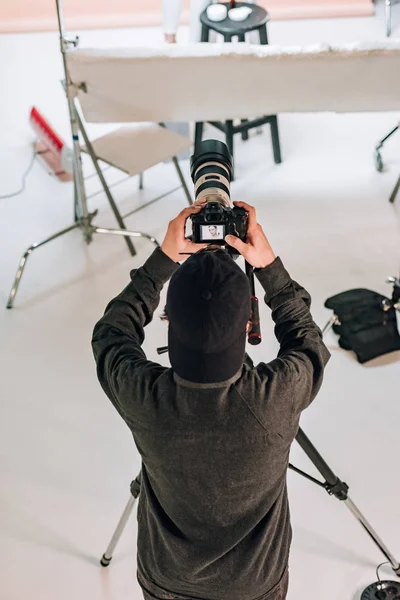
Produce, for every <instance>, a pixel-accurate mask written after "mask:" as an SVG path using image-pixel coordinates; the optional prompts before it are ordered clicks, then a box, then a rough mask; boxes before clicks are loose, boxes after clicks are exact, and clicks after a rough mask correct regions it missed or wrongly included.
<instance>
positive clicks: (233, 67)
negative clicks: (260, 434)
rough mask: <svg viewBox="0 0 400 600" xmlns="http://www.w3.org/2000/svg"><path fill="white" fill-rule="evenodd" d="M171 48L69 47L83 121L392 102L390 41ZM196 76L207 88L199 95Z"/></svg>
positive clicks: (394, 51)
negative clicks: (296, 45) (291, 45)
mask: <svg viewBox="0 0 400 600" xmlns="http://www.w3.org/2000/svg"><path fill="white" fill-rule="evenodd" d="M174 46H175V45H173V44H171V45H168V44H167V45H166V46H163V47H162V48H123V49H110V48H108V49H87V50H86V49H82V48H81V49H79V48H78V49H76V50H75V51H74V52H70V53H68V54H67V57H66V58H67V62H68V68H69V73H70V75H71V79H72V81H73V86H74V89H75V90H76V93H77V95H78V98H79V102H80V106H81V108H82V112H83V115H84V117H85V120H86V122H88V123H90V122H92V123H129V122H140V121H149V120H151V121H152V122H154V123H158V122H169V121H172V122H177V121H182V122H191V121H192V122H203V121H226V120H229V119H235V118H237V115H240V114H242V115H243V114H247V115H251V114H254V115H257V114H278V113H284V112H288V113H299V112H300V113H302V112H313V113H315V112H339V113H351V112H356V113H357V112H379V111H382V112H385V111H395V110H398V106H399V104H398V103H399V97H400V78H399V77H398V73H399V71H400V47H399V44H398V42H394V41H384V42H381V41H380V42H374V43H371V42H368V43H364V42H359V43H355V44H354V43H352V44H342V45H336V46H330V45H327V44H316V45H311V46H304V47H292V48H291V47H287V46H267V45H265V46H257V47H254V46H251V45H247V44H229V43H226V44H222V45H217V44H216V45H213V44H197V45H196V44H195V45H192V46H189V47H187V46H179V45H178V46H175V47H174ZM283 73H284V74H285V76H284V77H283V76H282V74H283ZM238 81H240V86H238ZM204 82H207V90H212V93H204ZM318 151H319V152H321V149H319V150H318ZM296 439H297V441H298V443H299V444H300V446H301V447H302V449H303V451H304V452H305V453H306V454H307V455H308V456H309V458H310V459H311V461H312V462H313V463H314V464H315V466H316V467H317V469H318V470H319V472H320V473H321V475H322V477H323V481H319V480H318V479H316V478H313V477H312V476H310V475H308V474H305V473H303V472H302V474H303V475H305V476H306V477H307V478H308V479H310V480H311V481H313V482H314V483H315V484H316V485H319V486H320V487H323V488H325V489H326V490H327V491H328V493H329V494H330V495H334V496H335V497H337V498H338V499H340V500H341V501H343V502H344V503H345V504H346V506H347V507H348V508H349V510H350V511H351V512H352V513H353V514H354V515H355V517H356V518H357V520H358V521H359V522H360V523H361V525H362V526H363V527H364V529H365V530H366V532H367V533H368V535H369V536H370V537H371V538H372V540H373V541H374V543H375V544H376V546H377V547H378V548H379V549H380V550H381V552H382V553H383V554H384V556H385V558H386V559H387V560H388V561H389V562H390V564H391V567H392V569H393V570H394V571H395V573H396V574H397V575H400V566H399V563H398V561H397V560H396V559H395V557H394V555H393V554H392V553H391V552H390V550H389V549H388V548H387V546H386V545H385V544H384V543H383V542H382V540H381V539H380V537H379V536H378V535H377V534H376V532H375V531H374V530H373V528H372V527H371V525H370V524H369V523H368V521H367V520H366V518H365V517H364V516H363V515H362V513H360V511H359V510H358V508H357V507H356V506H355V505H354V503H353V502H352V501H351V499H350V498H349V496H348V488H347V486H346V485H345V484H344V482H342V481H341V480H340V479H339V478H338V477H337V476H336V475H335V474H334V473H333V471H332V470H331V469H330V468H329V466H328V465H327V464H326V462H325V461H324V460H323V458H322V457H321V455H320V454H319V453H318V451H317V450H316V449H315V447H314V446H313V445H312V444H311V442H310V440H308V438H307V437H306V436H305V434H304V432H302V431H301V432H299V434H298V436H297V438H296ZM292 468H293V467H292ZM138 485H139V486H140V481H139V483H138ZM139 489H140V487H139ZM134 492H135V493H132V494H131V497H130V499H129V504H128V506H127V508H126V510H125V511H124V515H123V517H122V519H121V521H120V523H119V526H118V528H117V531H116V532H115V535H114V536H113V540H112V544H110V546H109V547H108V548H107V550H106V552H105V557H104V561H103V562H104V564H108V562H109V561H110V560H111V557H112V553H113V551H114V549H115V545H116V543H117V541H118V539H119V537H120V535H121V533H122V530H123V528H124V525H125V523H126V521H127V519H128V517H129V514H130V512H131V510H132V507H133V504H134V500H135V494H136V493H137V489H136V488H135V489H134Z"/></svg>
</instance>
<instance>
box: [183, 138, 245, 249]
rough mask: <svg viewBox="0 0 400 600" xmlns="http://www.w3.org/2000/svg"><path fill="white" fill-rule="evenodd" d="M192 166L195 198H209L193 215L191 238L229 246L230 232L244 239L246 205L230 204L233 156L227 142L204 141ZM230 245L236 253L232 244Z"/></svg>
mask: <svg viewBox="0 0 400 600" xmlns="http://www.w3.org/2000/svg"><path fill="white" fill-rule="evenodd" d="M190 166H191V176H192V180H193V183H194V190H195V199H196V200H206V204H205V206H204V207H203V208H202V209H201V211H200V212H199V213H197V214H195V215H192V217H191V219H192V236H191V239H192V241H193V242H194V243H195V244H204V243H206V244H215V245H218V246H226V245H227V244H226V242H225V236H226V235H228V234H230V235H234V236H236V237H238V238H240V239H241V240H242V241H243V242H245V241H246V237H247V222H248V214H247V212H246V211H245V210H244V209H243V208H239V207H236V206H235V207H233V206H232V205H231V201H230V183H231V180H232V156H231V153H230V152H229V150H228V148H227V146H226V145H225V144H224V143H223V142H221V141H219V140H205V141H203V142H201V143H200V144H198V145H197V147H196V149H195V152H194V154H193V156H192V157H191V159H190ZM227 249H228V250H229V252H230V253H232V254H235V251H234V250H233V248H232V247H230V246H228V247H227Z"/></svg>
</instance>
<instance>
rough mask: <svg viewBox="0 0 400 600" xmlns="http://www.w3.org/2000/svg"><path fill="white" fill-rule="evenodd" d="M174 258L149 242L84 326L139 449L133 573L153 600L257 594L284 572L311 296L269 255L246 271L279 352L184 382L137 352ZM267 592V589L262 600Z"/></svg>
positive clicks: (313, 355)
mask: <svg viewBox="0 0 400 600" xmlns="http://www.w3.org/2000/svg"><path fill="white" fill-rule="evenodd" d="M178 268H179V265H178V264H176V263H174V262H172V261H171V260H170V259H169V258H168V257H167V256H166V255H165V254H164V253H163V252H162V251H161V250H160V249H157V250H155V251H154V252H153V254H152V255H151V256H150V258H149V259H148V260H147V261H146V263H145V264H144V265H143V267H141V268H139V269H137V270H134V271H132V273H131V282H130V283H129V284H128V286H127V287H126V288H125V290H124V291H123V292H122V293H121V294H120V295H119V296H117V297H116V298H115V299H114V300H112V301H111V302H110V304H109V305H108V307H107V309H106V312H105V314H104V316H103V318H102V319H101V320H100V321H99V322H98V323H97V325H96V327H95V330H94V334H93V340H92V345H93V351H94V355H95V359H96V362H97V374H98V378H99V381H100V383H101V385H102V387H103V390H104V391H105V393H106V394H107V396H108V397H109V398H110V400H111V402H112V403H113V405H114V406H115V408H116V409H117V411H118V412H119V414H120V415H121V416H122V418H123V419H124V421H125V422H126V424H127V425H128V427H129V428H130V430H131V431H132V434H133V438H134V441H135V443H136V446H137V449H138V451H139V453H140V455H141V457H142V485H141V493H140V497H139V507H138V529H139V534H138V579H139V583H140V585H141V586H142V587H143V588H145V589H146V590H147V591H148V592H150V593H151V594H152V595H153V596H156V597H158V598H164V599H166V598H202V599H205V600H226V599H227V598H229V599H230V600H252V599H253V600H256V599H257V600H264V599H266V598H268V597H272V596H273V590H274V588H275V587H276V586H277V585H278V584H279V581H280V580H281V578H282V577H283V575H284V573H285V570H286V568H287V563H288V556H289V548H290V542H291V527H290V516H289V506H288V498H287V489H286V471H287V467H288V460H289V449H290V446H291V443H292V442H293V440H294V438H295V436H296V433H297V430H298V426H299V418H300V414H301V412H302V410H303V409H304V408H306V407H307V406H308V405H309V404H310V403H311V401H312V400H313V398H314V397H315V395H316V394H317V392H318V390H319V388H320V386H321V383H322V377H323V371H324V366H325V365H326V363H327V361H328V359H329V352H328V350H327V349H326V347H325V345H324V343H323V341H322V336H321V332H320V330H319V329H318V327H317V325H316V324H315V323H314V321H313V319H312V317H311V314H310V310H309V307H310V296H309V295H308V293H307V292H306V291H305V290H304V289H303V288H301V287H300V286H299V285H298V284H297V283H295V282H294V281H292V279H291V278H290V277H289V275H288V273H287V271H286V270H285V269H284V267H283V265H282V262H281V260H280V259H279V258H277V259H276V260H275V261H274V263H272V265H270V266H269V267H267V268H265V269H261V270H258V271H256V275H257V277H258V279H259V281H260V283H261V285H262V287H263V288H264V290H265V302H266V303H267V304H268V306H270V308H271V309H272V318H273V319H274V321H275V323H276V328H275V333H276V337H277V339H278V341H279V343H280V350H279V354H278V357H277V358H275V359H274V360H272V361H271V362H268V363H260V364H258V365H257V366H254V365H253V364H252V362H251V360H250V359H249V358H248V357H247V358H246V360H245V363H244V364H243V367H242V369H241V370H240V371H239V372H238V373H237V374H236V375H235V376H234V377H232V378H231V379H230V380H229V381H225V382H222V383H218V384H194V383H191V382H189V381H185V380H182V379H181V378H179V377H178V376H177V375H176V374H175V373H174V372H173V371H172V369H170V368H166V367H163V366H161V365H159V364H157V363H154V362H151V361H149V360H147V359H146V356H145V354H144V352H143V350H142V348H141V345H142V343H143V339H144V331H143V328H144V327H145V326H146V325H147V324H148V323H149V322H150V321H151V319H152V315H153V312H154V310H155V309H156V308H157V306H158V303H159V296H160V291H161V289H162V287H163V285H164V284H165V283H166V282H167V280H168V279H169V278H170V277H171V275H172V273H173V272H174V271H175V269H178ZM270 595H271V596H270Z"/></svg>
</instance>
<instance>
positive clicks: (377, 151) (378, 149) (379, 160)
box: [374, 124, 400, 204]
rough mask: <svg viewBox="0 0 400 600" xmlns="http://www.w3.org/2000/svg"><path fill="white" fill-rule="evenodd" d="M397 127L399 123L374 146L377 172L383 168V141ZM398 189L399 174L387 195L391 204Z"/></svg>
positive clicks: (399, 183)
mask: <svg viewBox="0 0 400 600" xmlns="http://www.w3.org/2000/svg"><path fill="white" fill-rule="evenodd" d="M399 128H400V124H398V125H396V127H394V128H393V129H392V130H391V131H389V133H388V134H387V135H385V137H384V138H383V139H382V140H381V141H380V142H379V144H378V145H377V146H376V148H375V154H374V156H375V168H376V170H377V171H378V172H379V173H382V171H383V168H384V164H383V159H382V153H381V150H382V148H383V145H384V143H385V142H386V141H387V140H388V139H389V138H391V137H392V135H393V134H395V133H396V131H398V130H399ZM399 189H400V176H399V178H398V180H397V182H396V184H395V186H394V188H393V191H392V193H391V194H390V197H389V202H390V203H391V204H393V203H394V201H395V200H396V196H397V194H398V192H399Z"/></svg>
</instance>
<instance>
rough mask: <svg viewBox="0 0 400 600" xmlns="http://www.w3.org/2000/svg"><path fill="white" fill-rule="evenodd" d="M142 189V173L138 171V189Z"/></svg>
mask: <svg viewBox="0 0 400 600" xmlns="http://www.w3.org/2000/svg"><path fill="white" fill-rule="evenodd" d="M142 189H143V173H139V190H142Z"/></svg>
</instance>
